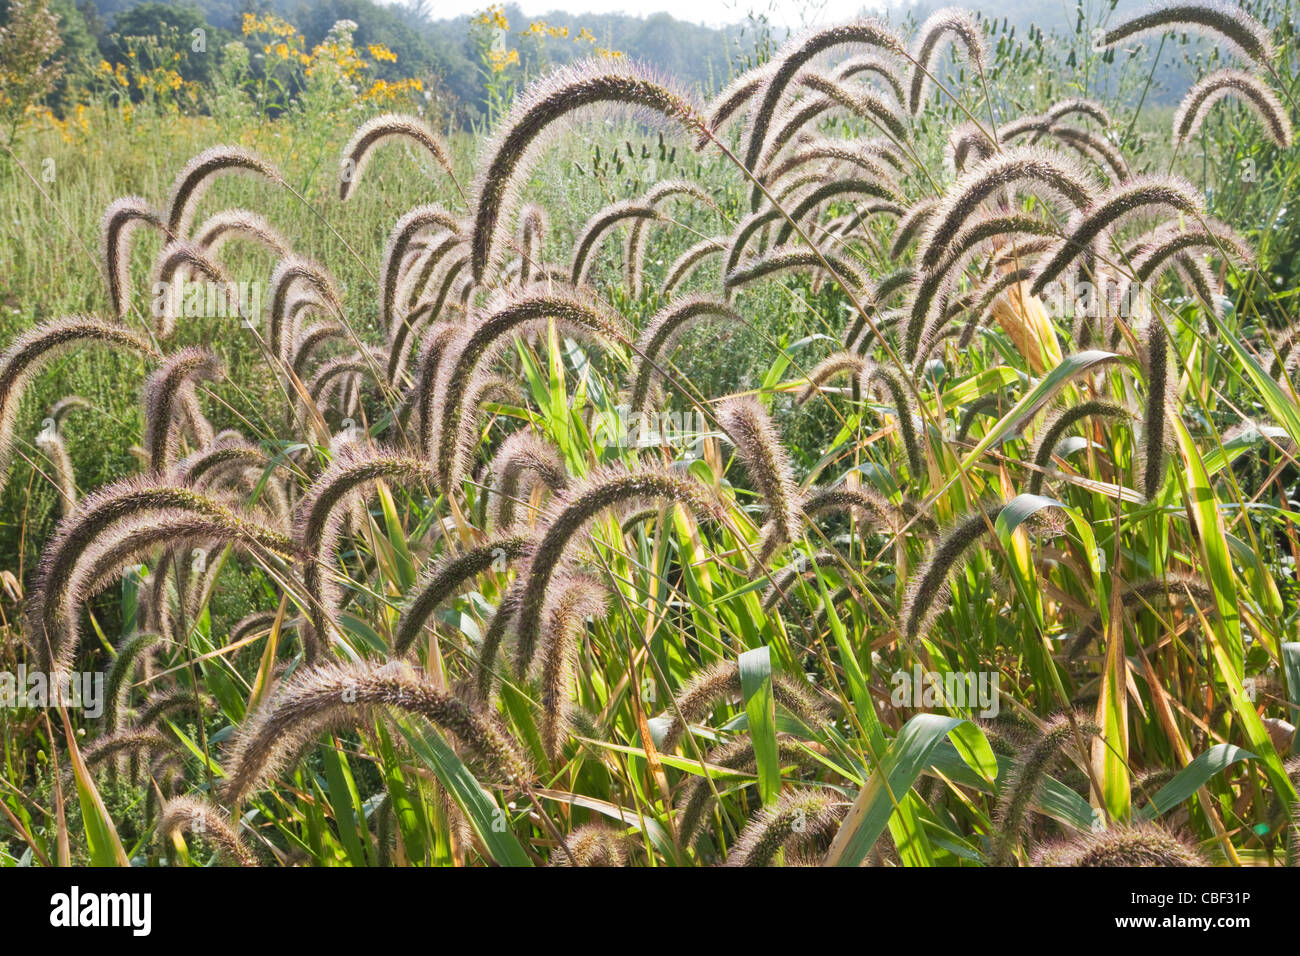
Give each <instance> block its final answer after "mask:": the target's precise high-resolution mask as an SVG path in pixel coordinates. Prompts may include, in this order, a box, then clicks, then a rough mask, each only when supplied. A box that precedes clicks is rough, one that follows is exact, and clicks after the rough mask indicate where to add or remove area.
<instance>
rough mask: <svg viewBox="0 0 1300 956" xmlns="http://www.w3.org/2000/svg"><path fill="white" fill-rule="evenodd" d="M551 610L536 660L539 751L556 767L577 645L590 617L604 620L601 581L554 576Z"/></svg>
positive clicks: (605, 603)
mask: <svg viewBox="0 0 1300 956" xmlns="http://www.w3.org/2000/svg"><path fill="white" fill-rule="evenodd" d="M552 594H553V597H552V598H551V602H550V606H549V607H548V608H547V609H546V611H545V622H544V624H543V628H542V641H541V647H540V648H539V652H538V657H539V658H540V660H541V666H540V668H538V670H539V671H540V674H539V676H540V678H541V685H542V719H541V722H540V725H539V727H538V731H539V733H540V734H541V738H542V749H543V750H544V751H545V752H546V756H547V757H548V758H549V759H550V760H551V762H552V763H553V764H554V763H557V762H558V761H559V759H560V757H561V751H562V750H563V748H564V744H565V741H566V740H567V738H568V728H569V711H570V707H571V705H570V700H569V697H570V690H569V688H570V686H571V685H572V683H573V671H574V660H575V658H576V657H577V644H578V643H579V642H580V641H581V635H582V633H583V631H584V629H585V626H586V624H585V622H586V619H587V618H589V617H595V618H601V617H604V615H605V611H606V609H607V608H608V606H609V596H608V594H607V592H606V589H605V587H604V586H603V585H602V584H601V583H600V581H599V580H598V579H596V578H594V577H592V576H591V575H589V574H564V575H560V576H557V578H556V581H555V583H554V585H553V586H552Z"/></svg>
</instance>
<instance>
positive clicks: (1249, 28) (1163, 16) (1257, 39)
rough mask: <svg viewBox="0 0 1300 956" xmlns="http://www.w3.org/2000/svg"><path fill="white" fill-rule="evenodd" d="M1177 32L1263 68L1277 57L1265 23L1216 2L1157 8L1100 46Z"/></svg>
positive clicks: (1115, 31)
mask: <svg viewBox="0 0 1300 956" xmlns="http://www.w3.org/2000/svg"><path fill="white" fill-rule="evenodd" d="M1175 31H1177V32H1183V33H1199V34H1201V35H1203V36H1205V37H1208V38H1209V39H1210V40H1212V41H1213V42H1215V43H1217V44H1219V45H1220V46H1222V47H1224V48H1226V49H1228V50H1230V51H1232V52H1233V53H1235V54H1236V55H1237V56H1240V57H1243V58H1245V59H1247V60H1250V61H1251V62H1252V63H1253V64H1254V65H1255V66H1257V67H1261V68H1267V67H1268V66H1269V65H1270V64H1271V63H1272V62H1273V60H1274V58H1275V56H1276V52H1275V50H1274V47H1273V39H1272V37H1271V36H1269V32H1268V29H1267V28H1266V27H1265V26H1264V25H1263V24H1262V23H1260V22H1259V21H1258V20H1257V19H1255V18H1254V17H1253V16H1251V15H1250V14H1249V13H1247V12H1246V11H1245V10H1244V9H1242V8H1241V7H1240V6H1238V5H1236V4H1228V3H1216V2H1203V3H1157V4H1153V5H1152V6H1151V7H1149V8H1148V9H1147V10H1145V11H1144V12H1142V13H1140V14H1138V15H1137V16H1135V17H1133V18H1132V19H1129V20H1125V21H1124V22H1123V23H1120V24H1119V25H1118V26H1114V27H1111V28H1110V29H1109V30H1107V31H1106V32H1105V34H1103V36H1102V37H1101V42H1100V44H1099V45H1100V46H1101V47H1103V48H1105V47H1112V46H1115V45H1116V44H1118V43H1122V42H1123V41H1124V40H1128V39H1130V38H1133V37H1139V36H1144V35H1146V34H1149V33H1166V32H1169V33H1172V32H1175Z"/></svg>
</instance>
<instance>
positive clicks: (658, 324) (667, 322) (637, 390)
mask: <svg viewBox="0 0 1300 956" xmlns="http://www.w3.org/2000/svg"><path fill="white" fill-rule="evenodd" d="M706 319H723V320H725V321H727V322H733V323H735V324H737V325H741V324H743V323H744V319H743V318H742V317H741V316H740V314H739V313H737V312H736V311H735V310H734V309H732V308H731V307H730V306H729V305H727V303H725V302H723V301H722V300H720V299H717V298H714V297H712V296H708V295H693V296H689V297H687V298H684V299H679V300H678V301H676V302H674V303H673V304H671V305H669V306H667V307H666V308H663V309H661V310H660V311H658V312H656V313H655V314H654V315H653V316H652V317H651V318H650V320H649V321H648V322H646V324H645V326H644V327H643V328H642V330H641V334H640V335H639V336H638V337H637V340H636V344H635V345H634V346H633V349H632V352H633V362H634V368H633V372H632V393H631V407H632V414H634V415H635V414H639V413H640V412H642V411H644V410H645V409H646V407H647V405H648V404H649V402H650V398H651V390H652V388H653V387H654V385H655V383H656V382H657V381H658V379H659V376H660V369H662V368H664V366H665V364H666V362H667V357H668V353H669V350H670V349H671V348H672V347H673V346H674V345H675V344H676V342H677V341H678V339H680V338H681V336H682V335H684V334H685V333H686V332H687V331H689V330H690V329H692V328H695V327H697V326H699V325H700V324H702V323H703V322H704V321H705V320H706Z"/></svg>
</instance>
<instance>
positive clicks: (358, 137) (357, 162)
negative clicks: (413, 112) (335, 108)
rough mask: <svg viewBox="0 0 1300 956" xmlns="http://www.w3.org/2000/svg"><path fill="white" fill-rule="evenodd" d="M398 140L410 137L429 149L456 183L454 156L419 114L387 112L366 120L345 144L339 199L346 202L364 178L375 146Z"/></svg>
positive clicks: (340, 163) (340, 162)
mask: <svg viewBox="0 0 1300 956" xmlns="http://www.w3.org/2000/svg"><path fill="white" fill-rule="evenodd" d="M395 139H404V140H409V141H410V142H412V143H415V144H416V145H417V146H420V147H422V148H423V149H424V150H426V151H427V152H428V153H429V155H430V156H432V157H433V159H434V162H436V163H437V164H438V165H439V166H441V167H442V168H443V169H444V170H445V171H446V172H447V175H448V176H450V177H451V179H452V181H453V182H455V179H456V172H455V170H454V169H452V166H451V156H450V153H449V151H448V149H447V145H446V143H444V142H443V141H442V138H441V137H440V136H438V134H437V133H435V132H434V131H433V130H431V129H430V128H429V126H428V125H427V124H426V123H425V122H424V121H423V120H421V119H420V118H419V117H416V116H402V115H399V114H397V113H385V114H384V115H383V116H376V117H375V118H374V119H371V120H367V121H366V122H364V123H362V124H361V125H360V126H359V127H357V131H356V132H355V133H353V134H352V139H350V140H348V144H347V145H346V146H345V147H343V155H342V157H341V158H340V159H339V199H340V200H342V201H343V202H346V201H347V200H348V198H349V197H350V196H351V195H352V193H353V191H354V190H355V189H356V185H357V183H358V182H359V181H360V180H361V174H362V173H364V172H365V170H366V167H367V166H368V165H369V164H370V158H371V156H373V155H374V151H375V148H376V147H378V146H379V145H380V144H381V143H385V142H388V141H390V140H395Z"/></svg>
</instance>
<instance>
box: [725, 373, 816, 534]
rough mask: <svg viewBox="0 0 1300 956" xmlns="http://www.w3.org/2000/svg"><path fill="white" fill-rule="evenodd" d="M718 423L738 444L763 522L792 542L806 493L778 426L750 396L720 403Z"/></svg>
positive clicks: (737, 447)
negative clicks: (797, 476) (778, 431)
mask: <svg viewBox="0 0 1300 956" xmlns="http://www.w3.org/2000/svg"><path fill="white" fill-rule="evenodd" d="M717 415H718V424H719V425H721V426H722V430H723V431H724V432H726V433H727V437H728V438H729V439H731V441H732V443H733V444H734V445H735V446H736V454H737V456H738V457H739V458H740V460H741V462H742V463H743V464H744V466H745V472H746V474H748V476H749V480H750V481H751V482H753V484H754V490H755V491H757V492H758V494H759V497H761V498H762V499H763V507H764V517H763V523H764V524H770V525H771V526H772V533H773V535H774V536H775V537H776V539H777V541H778V542H779V543H782V544H788V543H790V542H792V541H794V540H795V538H796V537H797V536H798V534H799V530H800V525H801V522H800V519H799V502H800V499H801V497H802V495H801V494H800V492H799V485H798V483H797V482H796V481H795V478H794V470H793V467H792V466H791V463H790V456H789V454H788V453H787V452H786V450H785V446H784V445H783V444H782V443H781V438H780V436H779V435H778V434H777V431H776V426H775V425H773V424H772V419H771V417H770V416H769V415H768V414H767V411H766V410H765V409H764V408H763V406H762V405H760V404H759V403H758V401H757V400H756V399H754V398H751V397H749V396H741V397H737V398H730V399H727V400H726V401H725V402H723V403H722V404H721V405H719V406H718V411H717Z"/></svg>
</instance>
